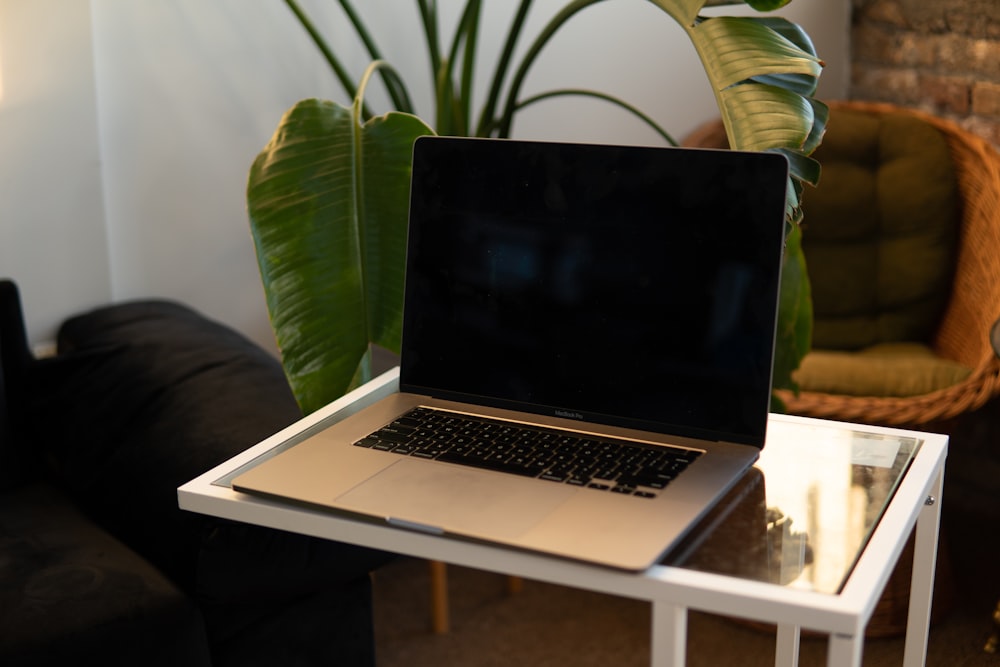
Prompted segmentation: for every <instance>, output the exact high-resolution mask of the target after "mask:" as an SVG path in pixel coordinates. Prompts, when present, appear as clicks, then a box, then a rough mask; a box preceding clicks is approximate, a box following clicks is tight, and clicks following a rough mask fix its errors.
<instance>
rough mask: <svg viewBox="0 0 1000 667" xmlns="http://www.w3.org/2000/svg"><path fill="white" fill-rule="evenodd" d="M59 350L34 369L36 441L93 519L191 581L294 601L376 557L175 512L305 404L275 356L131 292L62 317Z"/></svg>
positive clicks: (194, 585)
mask: <svg viewBox="0 0 1000 667" xmlns="http://www.w3.org/2000/svg"><path fill="white" fill-rule="evenodd" d="M58 348H59V355H58V356H57V357H55V358H53V359H51V360H49V361H48V362H47V363H46V364H45V365H44V367H43V368H42V369H40V371H41V372H38V373H36V374H35V375H36V377H35V381H36V386H35V387H34V390H33V392H32V394H33V395H34V396H36V397H40V398H38V399H37V400H36V402H35V404H34V406H33V414H34V419H35V421H36V423H37V424H38V426H39V427H38V429H37V430H36V431H35V437H36V439H37V440H38V445H39V446H40V447H42V448H43V449H44V451H45V452H46V455H47V457H48V459H49V461H50V463H51V465H52V468H53V470H55V471H56V473H57V475H58V477H59V481H60V483H61V484H63V485H64V487H65V488H67V489H69V490H70V492H71V493H72V494H73V495H74V496H75V497H76V499H77V500H78V501H79V502H80V503H81V504H82V505H83V506H84V507H86V508H87V509H88V511H89V512H90V513H91V514H92V515H93V516H94V517H95V518H96V519H97V520H98V521H100V522H101V523H102V524H103V525H104V526H106V527H107V528H108V529H109V530H110V531H111V532H112V533H113V534H115V535H116V536H118V537H119V538H121V539H123V540H127V541H128V543H129V544H130V545H133V546H134V548H135V549H136V550H137V551H138V552H139V553H141V554H142V555H143V556H145V557H146V558H149V559H150V560H151V561H152V562H154V563H155V564H156V565H157V566H159V567H160V568H162V569H163V570H164V571H165V572H167V573H168V574H169V575H170V577H171V578H172V579H173V580H174V581H176V582H178V583H179V584H180V585H181V586H182V587H184V588H185V589H187V590H189V591H192V592H199V589H203V588H204V587H205V586H208V587H209V590H202V591H200V593H201V594H205V595H207V596H208V597H210V598H211V599H213V600H216V601H222V600H224V599H226V597H227V596H229V597H231V598H233V599H236V598H239V597H240V596H246V595H265V594H266V595H271V594H272V593H274V591H277V593H275V595H278V596H283V597H284V598H285V599H288V598H290V597H293V596H295V595H299V594H302V592H304V591H305V590H306V589H309V590H313V591H314V590H316V589H317V588H318V587H322V586H332V585H338V584H340V583H343V582H345V581H349V580H351V579H353V578H357V577H359V576H363V575H365V574H366V573H367V572H368V571H369V570H371V569H372V568H373V567H375V566H377V565H379V564H381V563H382V562H384V560H385V558H386V557H385V556H384V555H383V554H380V553H377V552H372V551H370V550H366V549H361V548H359V547H353V546H349V545H343V544H336V543H323V542H322V541H320V540H315V539H312V538H308V537H304V536H299V535H292V534H289V533H283V532H281V531H273V530H267V529H261V528H254V527H251V526H232V525H230V524H227V523H226V522H223V521H218V520H213V519H210V518H207V517H203V516H201V515H195V514H190V513H187V512H183V511H181V510H179V509H178V507H177V493H176V489H177V487H178V486H180V485H181V484H183V483H185V482H187V481H189V480H191V479H193V478H195V477H197V476H198V475H201V474H202V473H204V472H205V471H207V470H209V469H211V468H212V467H214V466H216V465H218V464H219V463H222V462H224V461H225V460H227V459H229V458H231V457H232V456H234V455H236V454H238V453H240V452H242V451H243V450H245V449H247V448H248V447H250V446H252V445H254V444H256V443H257V442H259V441H261V440H263V439H265V438H267V437H268V436H270V435H272V434H273V433H275V432H277V431H279V430H280V429H282V428H284V427H285V426H287V425H288V424H290V423H292V422H293V421H295V420H296V419H298V418H299V417H300V415H301V413H300V411H299V408H298V406H297V404H296V402H295V399H294V397H293V396H292V393H291V390H290V389H289V387H288V383H287V381H286V379H285V375H284V372H283V370H282V368H281V364H280V363H279V362H278V361H277V359H276V358H275V357H273V356H271V355H270V354H268V353H267V352H265V351H264V350H262V349H261V348H260V347H258V346H257V345H255V344H254V343H252V342H251V341H249V340H248V339H246V338H245V337H243V336H242V335H240V334H239V333H237V332H236V331H233V330H232V329H230V328H229V327H226V326H225V325H222V324H220V323H217V322H214V321H212V320H210V319H208V318H206V317H204V316H203V315H201V314H199V313H198V312H196V311H194V310H192V309H190V308H188V307H187V306H183V305H181V304H177V303H174V302H170V301H138V302H131V303H125V304H118V305H114V306H109V307H106V308H101V309H98V310H94V311H92V312H89V313H85V314H83V315H80V316H77V317H74V318H72V319H70V320H67V321H66V322H65V323H64V324H63V326H62V327H61V329H60V332H59V339H58ZM233 545H238V548H236V547H234V546H233ZM217 552H224V553H226V554H228V556H229V558H227V559H219V560H218V563H217V567H216V568H215V569H213V570H212V572H211V574H210V576H206V575H205V570H206V565H205V563H204V562H200V560H211V559H212V558H213V554H215V553H217ZM199 573H201V576H199ZM227 581H228V582H230V585H228V586H226V585H225V584H224V582H227ZM248 582H249V583H248Z"/></svg>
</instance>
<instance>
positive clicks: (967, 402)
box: [684, 101, 1000, 651]
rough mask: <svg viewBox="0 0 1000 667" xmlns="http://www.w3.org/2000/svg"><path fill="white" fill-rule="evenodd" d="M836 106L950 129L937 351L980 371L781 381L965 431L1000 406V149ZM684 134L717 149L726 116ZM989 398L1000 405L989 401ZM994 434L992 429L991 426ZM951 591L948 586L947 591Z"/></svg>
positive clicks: (821, 403) (890, 601) (829, 413)
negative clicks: (936, 380)
mask: <svg viewBox="0 0 1000 667" xmlns="http://www.w3.org/2000/svg"><path fill="white" fill-rule="evenodd" d="M830 107H831V109H833V110H836V109H842V110H848V111H858V112H863V113H871V114H887V113H903V114H910V115H912V116H914V117H916V118H919V119H921V120H923V121H925V122H926V123H928V124H930V125H931V126H933V127H935V128H937V130H939V131H940V132H941V134H942V135H943V137H944V139H945V142H946V143H947V145H948V147H949V150H950V153H951V156H952V159H953V167H954V171H955V177H956V180H957V189H958V200H959V207H960V211H959V230H958V248H957V257H956V262H955V273H954V277H953V280H952V284H951V293H950V295H949V297H948V302H947V306H946V307H945V310H944V313H943V315H942V317H941V319H940V321H939V322H938V324H937V327H936V331H935V332H934V334H933V336H932V338H931V340H930V346H931V348H932V350H933V351H934V353H935V354H936V355H937V356H938V357H941V358H942V359H945V360H949V361H953V362H958V363H959V364H962V365H963V366H965V367H967V368H969V369H972V372H971V373H970V374H969V375H968V376H967V377H966V378H965V379H964V380H961V381H958V382H956V383H955V384H952V385H950V386H947V387H945V388H943V389H938V390H936V391H932V392H929V393H924V394H918V395H913V396H905V397H898V396H869V395H847V394H833V393H822V392H818V391H805V390H803V391H801V392H799V393H798V394H794V393H792V392H791V391H788V390H778V391H777V394H778V395H779V397H780V398H781V399H782V400H783V401H784V403H785V406H786V409H787V411H788V412H789V413H792V414H798V415H804V416H809V417H819V418H825V419H834V420H838V421H847V422H859V423H867V424H879V425H883V426H897V427H904V428H913V429H918V430H934V431H940V432H945V433H953V432H954V431H961V430H962V428H963V427H965V428H966V432H965V433H963V434H962V436H966V435H968V429H967V425H968V424H969V423H971V421H970V420H976V419H979V418H980V417H981V415H982V413H987V414H990V413H992V412H994V411H996V407H995V406H996V404H998V403H1000V401H997V400H994V399H995V398H996V397H997V395H998V394H1000V153H998V152H997V150H996V149H995V148H994V147H993V146H992V145H991V144H989V142H987V141H986V140H984V139H982V138H980V137H977V136H975V135H974V134H972V133H970V132H968V131H966V130H964V129H962V128H961V127H959V126H958V125H956V124H955V123H953V122H950V121H947V120H944V119H942V118H939V117H936V116H933V115H930V114H927V113H923V112H920V111H916V110H912V109H904V108H900V107H897V106H894V105H890V104H884V103H873V102H860V101H840V102H834V103H831V104H830ZM684 143H685V144H686V145H689V146H703V147H716V148H718V147H727V146H728V140H727V138H726V134H725V130H724V129H723V127H722V123H721V121H713V122H709V123H706V124H705V125H703V126H701V127H700V128H698V129H696V130H695V131H694V132H693V133H692V134H691V135H689V136H688V137H687V138H686V139H685V142H684ZM807 197H808V194H807ZM807 209H808V203H807ZM807 219H808V212H807ZM807 260H808V256H807ZM814 280H815V278H814ZM988 403H989V404H991V406H987V404H988ZM984 407H985V409H983V410H980V409H981V408H984ZM977 411H978V412H977ZM974 413H975V414H974ZM987 437H992V432H989V435H988V436H987ZM960 444H963V445H968V444H970V443H964V442H963V443H960ZM960 448H961V447H960ZM973 455H974V454H973ZM957 456H958V453H956V457H957ZM956 461H957V458H956ZM961 511H965V510H964V509H963V510H961ZM990 516H993V515H990ZM985 520H986V521H992V520H993V519H992V518H988V519H985ZM950 537H951V538H954V537H955V535H954V534H952V535H951V536H950ZM963 539H966V538H963ZM942 555H946V554H942ZM901 562H902V561H901ZM939 565H940V563H939ZM948 569H950V568H949V567H948V566H945V569H944V570H941V569H940V568H939V572H938V574H939V577H941V575H942V574H943V575H944V577H943V579H944V581H945V583H943V584H942V585H941V587H936V593H935V606H936V607H937V606H938V605H937V603H938V599H939V598H943V600H942V605H941V606H942V607H943V609H941V610H940V611H943V610H944V609H946V608H947V607H949V606H950V605H951V601H950V600H949V599H948V598H949V595H948V593H949V590H948V589H950V587H951V582H949V581H948V580H949V578H950V576H949V572H948ZM908 582H909V577H908V576H907V573H906V572H905V571H904V572H902V573H900V576H893V577H892V578H890V581H889V583H888V584H887V587H886V590H885V592H884V593H883V597H882V600H881V602H880V603H879V605H878V608H877V609H876V611H875V615H874V616H873V618H872V622H871V624H870V625H869V634H872V635H892V634H898V632H899V631H901V629H902V628H903V627H905V618H906V609H907V600H908V590H909V588H908V586H909V584H908ZM942 587H943V588H942ZM942 593H943V594H944V595H939V594H942ZM986 594H987V595H988V594H989V593H988V592H987V593H986ZM997 609H998V611H997V612H996V614H995V616H994V621H996V619H1000V603H998V607H997ZM936 611H937V610H936ZM996 647H997V640H996V636H994V637H992V638H991V639H990V641H989V642H988V643H987V647H986V650H987V651H991V650H992V651H996V650H997V648H996Z"/></svg>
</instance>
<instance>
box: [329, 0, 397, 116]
mask: <svg viewBox="0 0 1000 667" xmlns="http://www.w3.org/2000/svg"><path fill="white" fill-rule="evenodd" d="M339 2H340V7H341V9H343V10H344V13H345V14H346V15H347V18H348V20H350V22H351V25H352V26H354V31H355V32H356V33H357V35H358V38H359V39H360V40H361V43H362V44H364V46H365V49H367V50H368V55H369V56H370V57H371V59H372V60H384V58H383V56H382V53H381V51H379V48H378V46H377V45H376V44H375V40H374V39H372V36H371V33H370V32H369V31H368V28H367V27H366V26H365V24H364V22H363V21H362V20H361V17H360V16H359V15H358V13H357V12H356V11H355V10H354V7H353V6H351V3H350V1H349V0H339ZM387 71H388V70H385V69H380V70H379V76H381V77H382V83H383V84H384V85H385V88H386V91H387V92H388V93H389V97H390V98H391V99H392V104H393V106H394V107H395V108H396V109H398V110H399V111H405V112H407V113H413V103H412V102H410V96H409V95H408V94H407V92H406V87H405V86H404V85H403V83H402V81H401V80H400V79H399V78H398V77H396V78H393V77H391V76H389V75H388V74H387ZM365 117H366V118H367V117H368V114H366V116H365Z"/></svg>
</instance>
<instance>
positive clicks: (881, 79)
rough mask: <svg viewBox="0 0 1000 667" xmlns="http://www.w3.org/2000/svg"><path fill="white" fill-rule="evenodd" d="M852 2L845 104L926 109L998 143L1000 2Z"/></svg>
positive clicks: (937, 0) (903, 0)
mask: <svg viewBox="0 0 1000 667" xmlns="http://www.w3.org/2000/svg"><path fill="white" fill-rule="evenodd" d="M852 1H853V5H854V6H853V21H852V36H851V37H852V47H851V48H852V71H851V92H850V96H851V97H852V98H854V99H862V100H876V101H882V102H893V103H896V104H899V105H901V106H908V107H916V108H920V109H923V110H925V111H930V112H933V113H936V114H937V115H940V116H945V117H948V118H951V119H953V120H956V121H958V122H959V124H961V125H962V126H964V127H966V128H967V129H969V130H971V131H973V132H975V133H977V134H979V135H981V136H983V137H986V138H987V139H989V140H990V141H991V142H993V143H994V144H996V145H1000V0H852Z"/></svg>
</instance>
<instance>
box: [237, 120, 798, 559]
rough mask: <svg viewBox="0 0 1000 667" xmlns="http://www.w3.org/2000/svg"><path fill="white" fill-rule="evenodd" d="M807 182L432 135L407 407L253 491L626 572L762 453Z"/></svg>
mask: <svg viewBox="0 0 1000 667" xmlns="http://www.w3.org/2000/svg"><path fill="white" fill-rule="evenodd" d="M787 178H788V163H787V161H786V159H785V158H784V157H783V156H780V155H777V154H774V153H747V152H736V151H713V150H698V149H680V148H651V147H635V146H631V147H629V146H606V145H586V144H569V143H554V142H534V141H515V140H506V139H470V138H453V137H422V138H420V139H418V140H417V141H416V143H415V145H414V152H413V172H412V177H411V194H410V213H409V234H408V241H407V243H408V245H407V260H406V273H405V292H404V309H403V332H402V351H401V357H400V370H399V392H398V393H395V394H392V395H390V396H389V397H387V398H385V399H383V400H381V401H380V402H377V403H376V404H374V405H373V406H371V407H369V408H366V409H365V410H363V411H361V412H359V413H357V414H354V415H352V416H351V417H349V418H347V419H345V420H343V421H341V422H338V423H336V424H334V425H332V426H330V427H328V428H326V429H324V430H322V431H321V432H319V433H318V434H316V435H313V436H310V437H308V438H306V439H305V440H303V441H302V442H301V443H298V444H296V445H295V446H292V447H290V448H288V449H287V450H285V451H283V452H281V453H279V454H277V455H276V456H274V457H273V458H271V459H268V460H266V461H264V462H263V463H261V464H260V465H257V466H255V467H253V468H252V469H250V470H248V471H247V472H244V473H243V474H241V475H239V476H238V477H237V478H235V480H234V481H233V488H235V489H237V490H239V491H243V492H247V493H251V494H258V495H263V496H266V497H271V498H279V499H284V500H286V501H293V502H296V503H303V504H305V505H308V506H311V507H315V508H325V509H328V510H330V511H334V512H340V513H346V514H348V515H351V516H355V517H359V518H366V519H368V520H372V521H378V522H386V523H388V524H390V525H393V526H398V527H399V528H401V529H408V530H418V531H425V532H429V533H433V534H441V535H451V536H455V537H460V538H466V539H470V540H477V541H484V542H488V543H492V544H499V545H506V546H509V547H511V548H516V549H527V550H532V551H536V552H542V553H546V554H550V555H555V556H561V557H565V558H570V559H575V560H579V561H585V562H589V563H596V564H600V565H606V566H610V567H615V568H621V569H627V570H640V569H644V568H646V567H648V566H650V565H651V564H653V563H655V562H657V560H658V559H659V558H660V557H661V556H662V555H663V554H664V553H665V552H666V551H667V550H668V549H669V548H670V546H671V545H673V544H675V543H677V542H678V541H679V540H680V538H681V537H683V536H684V535H685V533H686V531H687V530H688V529H689V528H690V527H691V526H692V525H694V524H695V523H696V521H697V520H698V519H699V517H701V516H702V515H703V514H705V513H706V512H707V510H709V509H710V508H711V507H712V504H713V502H715V501H716V500H717V499H719V498H721V497H722V496H723V495H724V494H725V492H726V491H727V490H728V489H729V488H730V487H731V486H732V485H733V484H734V483H735V482H736V481H737V480H738V479H739V477H740V476H741V474H743V473H744V472H745V471H746V469H747V468H748V467H749V466H750V465H751V464H752V463H753V462H754V460H755V459H756V458H757V456H758V454H759V450H760V448H762V447H763V446H764V439H765V431H766V425H767V416H768V407H769V401H770V393H771V366H772V357H773V351H774V340H775V329H776V319H777V304H778V285H779V277H780V267H781V258H782V249H783V239H784V225H785V222H784V219H785V218H784V210H785V189H786V183H787Z"/></svg>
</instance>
